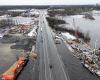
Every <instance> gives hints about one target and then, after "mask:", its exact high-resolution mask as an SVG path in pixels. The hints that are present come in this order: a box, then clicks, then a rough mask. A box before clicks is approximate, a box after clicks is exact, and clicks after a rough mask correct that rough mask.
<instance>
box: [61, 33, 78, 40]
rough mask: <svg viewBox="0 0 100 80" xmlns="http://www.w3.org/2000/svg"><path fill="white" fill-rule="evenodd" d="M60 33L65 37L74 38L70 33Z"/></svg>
mask: <svg viewBox="0 0 100 80" xmlns="http://www.w3.org/2000/svg"><path fill="white" fill-rule="evenodd" d="M62 35H63V36H65V37H67V39H76V37H75V36H73V35H71V34H70V33H62Z"/></svg>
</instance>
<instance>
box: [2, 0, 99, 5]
mask: <svg viewBox="0 0 100 80" xmlns="http://www.w3.org/2000/svg"><path fill="white" fill-rule="evenodd" d="M96 3H100V0H0V5H48V4H49V5H51V4H52V5H57V4H58V5H59V4H60V5H70V4H96Z"/></svg>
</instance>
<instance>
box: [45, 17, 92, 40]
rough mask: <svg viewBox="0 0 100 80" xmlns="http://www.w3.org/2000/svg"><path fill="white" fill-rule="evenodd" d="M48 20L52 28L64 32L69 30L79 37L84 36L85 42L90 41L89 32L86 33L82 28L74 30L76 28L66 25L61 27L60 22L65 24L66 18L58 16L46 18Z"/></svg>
mask: <svg viewBox="0 0 100 80" xmlns="http://www.w3.org/2000/svg"><path fill="white" fill-rule="evenodd" d="M46 19H47V21H48V24H49V26H50V27H51V28H53V29H55V30H56V31H62V32H69V33H70V34H72V35H75V36H76V37H77V38H82V39H83V40H84V41H85V42H89V41H90V37H89V33H86V34H84V33H83V32H81V31H80V30H78V29H77V30H74V29H69V28H66V27H60V26H59V25H60V24H65V23H66V22H65V21H64V20H59V19H56V18H50V17H47V18H46Z"/></svg>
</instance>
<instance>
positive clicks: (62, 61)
mask: <svg viewBox="0 0 100 80" xmlns="http://www.w3.org/2000/svg"><path fill="white" fill-rule="evenodd" d="M38 25H39V27H38V35H37V40H36V46H35V52H36V53H37V55H38V58H37V59H36V60H35V61H33V60H32V58H31V57H30V58H29V62H28V63H27V65H26V66H25V67H24V69H23V70H22V72H21V73H20V75H19V76H18V78H17V80H100V78H98V77H97V76H96V75H93V74H91V73H90V72H89V71H88V70H87V69H86V68H84V67H83V66H82V65H81V63H80V61H79V60H78V59H77V58H76V57H75V56H73V55H72V53H71V52H70V51H69V49H68V47H67V44H65V43H64V42H63V40H61V43H60V44H55V42H54V35H53V32H52V30H51V28H50V27H49V25H48V22H47V20H46V15H45V11H41V13H40V16H39V24H38Z"/></svg>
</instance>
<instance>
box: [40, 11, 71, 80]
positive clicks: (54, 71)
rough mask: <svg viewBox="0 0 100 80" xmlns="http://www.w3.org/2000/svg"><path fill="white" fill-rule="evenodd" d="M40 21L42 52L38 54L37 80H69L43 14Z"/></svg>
mask: <svg viewBox="0 0 100 80" xmlns="http://www.w3.org/2000/svg"><path fill="white" fill-rule="evenodd" d="M40 20H41V24H40V26H41V35H42V36H41V37H42V38H41V42H42V48H43V52H41V53H40V71H39V73H40V74H39V80H69V77H68V74H66V73H65V67H64V65H63V63H62V60H61V59H60V56H59V54H58V51H57V48H56V46H55V43H54V40H53V37H52V34H51V29H50V28H49V26H48V23H47V21H46V18H45V15H44V12H43V13H42V14H41V19H40ZM41 60H42V61H41ZM41 67H42V68H41ZM43 74H44V75H43Z"/></svg>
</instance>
